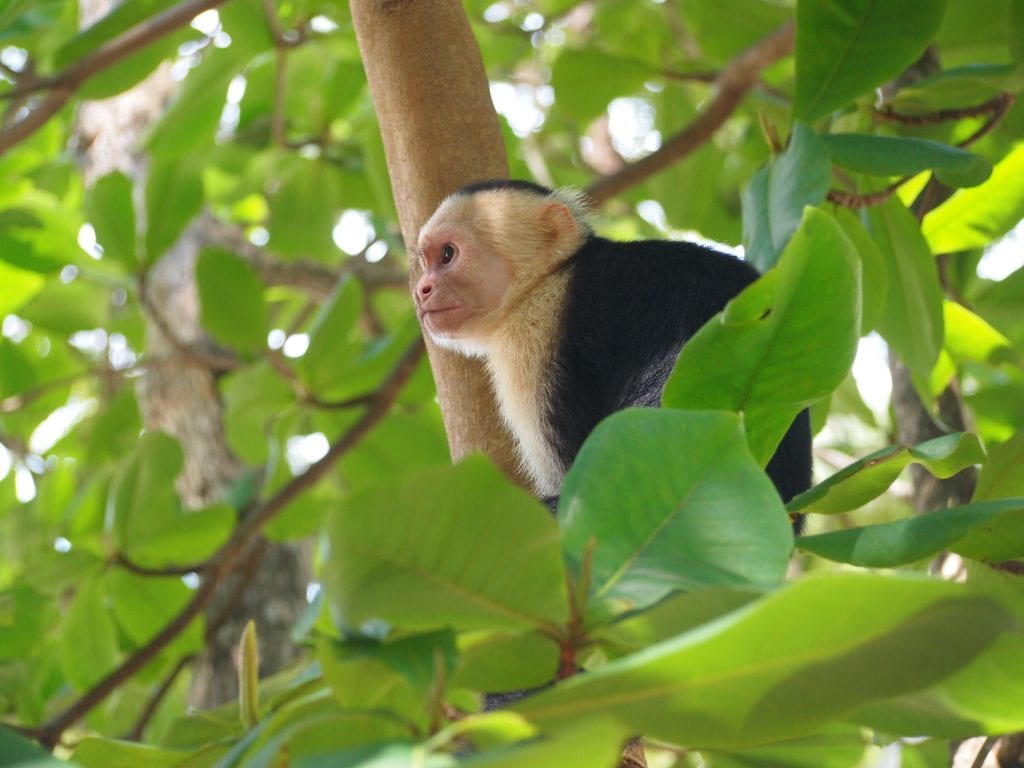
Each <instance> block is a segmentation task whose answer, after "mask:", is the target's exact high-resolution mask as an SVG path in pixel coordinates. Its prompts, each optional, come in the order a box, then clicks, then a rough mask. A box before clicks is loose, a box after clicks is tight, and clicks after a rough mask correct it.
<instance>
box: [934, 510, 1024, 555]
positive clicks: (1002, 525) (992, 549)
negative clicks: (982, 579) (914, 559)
mask: <svg viewBox="0 0 1024 768" xmlns="http://www.w3.org/2000/svg"><path fill="white" fill-rule="evenodd" d="M978 504H993V505H1002V506H1001V511H1000V512H999V514H997V515H995V516H994V517H992V518H991V519H989V520H987V521H985V522H984V523H983V524H982V525H979V526H977V527H975V528H973V529H972V530H971V531H970V532H969V533H968V534H967V535H966V536H964V537H963V538H962V539H960V540H959V541H957V542H956V543H955V544H953V545H951V546H950V549H951V550H952V551H954V552H956V553H957V554H959V555H963V556H964V557H970V558H972V559H974V560H979V561H981V562H984V563H1002V562H1005V561H1007V560H1019V559H1024V499H1002V500H999V501H983V502H978Z"/></svg>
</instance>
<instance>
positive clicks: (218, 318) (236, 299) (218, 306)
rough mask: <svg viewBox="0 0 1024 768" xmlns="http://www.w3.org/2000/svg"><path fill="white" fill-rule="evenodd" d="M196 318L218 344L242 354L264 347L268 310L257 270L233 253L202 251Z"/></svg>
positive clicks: (198, 271)
mask: <svg viewBox="0 0 1024 768" xmlns="http://www.w3.org/2000/svg"><path fill="white" fill-rule="evenodd" d="M196 286H197V288H198V289H199V318H200V321H201V322H202V324H203V328H205V329H206V330H207V331H209V332H210V335H211V336H213V337H214V338H215V339H217V341H220V342H222V343H224V344H227V345H228V346H231V347H234V348H236V349H238V350H240V351H242V352H250V353H252V352H257V351H258V350H260V349H263V348H264V347H266V344H267V308H266V306H265V305H264V303H263V282H262V281H261V280H260V278H259V275H258V274H256V270H255V269H253V267H251V266H250V265H249V264H247V263H246V262H245V261H243V260H242V259H241V258H239V257H238V256H235V255H234V254H233V253H228V252H227V251H222V250H212V249H209V248H204V249H203V250H202V251H200V253H199V259H198V260H197V261H196Z"/></svg>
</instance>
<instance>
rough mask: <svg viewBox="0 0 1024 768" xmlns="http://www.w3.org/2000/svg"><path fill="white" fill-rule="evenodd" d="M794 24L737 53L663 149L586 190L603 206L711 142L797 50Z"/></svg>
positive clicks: (785, 26) (593, 199) (596, 202)
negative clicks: (761, 81) (764, 75)
mask: <svg viewBox="0 0 1024 768" xmlns="http://www.w3.org/2000/svg"><path fill="white" fill-rule="evenodd" d="M793 29H794V28H793V25H792V24H791V23H790V24H785V25H784V26H782V27H780V28H779V29H777V30H776V31H775V32H773V33H772V34H770V35H768V36H767V37H765V38H764V39H762V40H760V41H759V42H757V43H755V44H754V45H753V46H751V47H750V48H748V49H747V50H746V51H744V52H743V53H741V54H740V55H738V56H736V57H735V58H734V59H733V60H732V61H730V62H729V63H728V64H727V65H726V67H725V68H724V69H723V70H722V72H721V74H720V75H719V76H718V78H717V79H716V80H715V83H714V87H715V90H716V91H717V93H716V94H715V97H714V98H713V99H712V100H711V102H710V103H709V104H708V106H707V108H706V109H705V110H704V111H703V112H702V113H701V114H700V115H698V116H697V117H696V119H694V121H693V122H692V123H690V124H689V125H688V126H687V127H686V128H684V129H683V130H682V131H680V132H679V133H677V134H676V135H675V136H673V137H671V138H670V139H669V140H668V141H666V142H665V143H664V144H663V145H662V146H661V148H660V149H658V150H657V151H656V152H652V153H651V154H649V155H647V156H646V157H644V158H642V159H640V160H637V161H636V162H634V163H630V164H629V165H627V166H625V167H624V168H623V169H622V170H621V171H618V172H617V173H614V174H612V175H610V176H605V177H603V178H600V179H598V180H597V181H595V182H593V183H592V184H591V185H590V186H589V187H588V188H587V190H586V192H587V195H588V196H589V197H590V199H591V200H592V201H593V202H594V204H595V205H600V204H601V203H603V202H604V201H606V200H608V199H609V198H611V197H614V196H615V195H617V194H618V193H620V192H622V191H623V190H625V189H628V188H629V187H632V186H634V185H635V184H639V183H640V182H641V181H643V180H644V179H646V178H647V177H649V176H651V175H653V174H655V173H657V172H658V171H661V170H664V169H665V168H668V167H669V166H670V165H672V164H673V163H676V162H678V161H679V160H680V159H682V158H683V157H686V155H688V154H690V153H691V152H693V151H694V150H696V149H697V148H699V147H700V146H702V145H703V144H704V143H705V142H707V141H708V140H709V139H710V138H711V137H712V136H713V135H714V133H715V131H717V130H718V129H719V128H720V127H721V126H722V124H723V123H725V121H726V120H727V119H728V118H729V117H730V116H731V115H732V114H733V112H735V111H736V109H737V107H739V105H740V102H742V101H743V97H744V96H745V95H746V94H747V91H749V90H750V89H751V88H752V87H753V86H754V85H755V84H756V83H757V81H758V76H759V75H760V73H761V71H762V70H764V69H765V67H768V66H769V65H771V64H773V63H774V62H776V61H778V60H779V59H781V58H782V57H783V56H786V55H788V54H789V53H791V52H792V50H793Z"/></svg>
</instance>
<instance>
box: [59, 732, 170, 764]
mask: <svg viewBox="0 0 1024 768" xmlns="http://www.w3.org/2000/svg"><path fill="white" fill-rule="evenodd" d="M188 757H189V753H188V752H184V751H180V750H170V749H161V748H159V747H155V746H151V745H148V744H139V743H138V742H134V741H118V740H115V739H101V738H97V737H95V736H86V737H85V738H83V739H82V740H81V741H80V742H78V745H77V746H76V747H75V751H74V753H73V754H72V759H74V761H75V763H76V764H78V765H81V766H82V768H137V767H138V766H140V765H144V766H146V768H177V766H180V765H183V764H184V765H188V763H187V760H188Z"/></svg>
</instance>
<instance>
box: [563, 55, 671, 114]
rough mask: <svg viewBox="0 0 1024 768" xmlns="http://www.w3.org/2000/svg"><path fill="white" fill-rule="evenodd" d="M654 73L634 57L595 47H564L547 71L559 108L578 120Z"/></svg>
mask: <svg viewBox="0 0 1024 768" xmlns="http://www.w3.org/2000/svg"><path fill="white" fill-rule="evenodd" d="M654 74H655V72H654V70H653V69H652V68H651V67H648V66H646V65H644V64H643V63H642V62H640V61H638V60H637V59H635V58H625V57H621V56H615V55H613V54H609V53H607V52H605V51H601V50H598V49H597V48H593V47H591V48H582V49H579V50H565V51H563V52H562V53H561V55H560V56H559V57H558V60H557V61H556V62H555V65H554V67H553V69H552V73H551V85H552V86H553V87H554V89H555V95H556V97H557V99H558V107H559V109H565V111H566V113H567V114H571V115H573V116H574V117H578V118H581V119H585V118H591V117H594V116H596V115H598V114H600V113H601V112H603V111H604V110H605V109H606V108H607V107H608V102H610V101H611V100H612V99H614V98H615V97H616V96H628V95H631V94H632V93H633V92H635V91H637V90H638V89H639V88H640V87H641V86H642V85H643V84H644V81H645V80H649V79H651V77H653V76H654Z"/></svg>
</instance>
